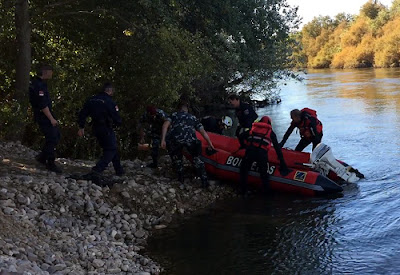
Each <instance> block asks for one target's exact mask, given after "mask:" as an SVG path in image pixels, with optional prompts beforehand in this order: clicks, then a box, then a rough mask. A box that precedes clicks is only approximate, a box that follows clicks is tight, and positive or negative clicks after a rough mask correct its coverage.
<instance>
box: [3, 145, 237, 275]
mask: <svg viewBox="0 0 400 275" xmlns="http://www.w3.org/2000/svg"><path fill="white" fill-rule="evenodd" d="M36 154H37V152H35V151H33V150H31V149H29V148H27V147H25V146H22V145H21V144H19V143H5V142H0V224H1V226H0V274H1V272H3V273H4V274H7V273H6V272H17V274H18V273H20V274H140V275H145V274H159V273H160V272H161V270H162V267H160V266H159V264H157V263H156V262H154V261H153V260H152V259H151V258H149V257H148V256H144V255H143V254H142V250H143V248H144V247H145V246H146V239H147V238H148V237H149V235H151V233H152V232H153V230H162V229H163V228H165V227H167V226H168V224H169V223H170V222H171V220H172V218H173V217H174V215H188V214H190V213H191V212H193V211H195V210H197V209H200V208H203V207H206V206H208V205H210V204H211V203H213V202H214V201H216V200H218V199H222V198H225V197H230V196H234V193H233V190H232V188H230V187H225V186H223V185H219V184H217V183H216V182H213V181H211V186H210V188H209V189H208V190H204V189H202V188H200V182H199V181H198V180H196V179H192V180H187V181H186V182H185V184H184V185H182V184H180V183H179V182H177V181H175V180H174V177H173V173H172V171H171V170H170V169H169V166H170V165H169V164H170V163H169V162H170V161H169V158H168V157H164V158H161V160H160V163H161V167H160V168H159V169H150V168H146V167H145V163H144V162H142V161H141V160H138V159H136V160H133V161H123V166H124V167H125V169H126V172H127V173H126V175H125V176H124V177H112V176H111V172H112V171H111V170H112V169H109V171H107V173H109V177H110V179H111V181H112V182H113V183H114V184H113V185H112V186H111V187H100V186H98V185H95V184H93V183H92V182H90V181H86V180H75V179H72V178H69V177H68V175H69V174H72V173H77V172H82V173H84V172H88V171H89V170H90V167H91V166H92V165H93V164H94V163H93V162H91V161H81V160H79V161H78V160H77V161H74V160H69V159H59V160H58V162H59V163H61V164H62V168H63V170H64V171H65V172H64V174H63V175H56V174H54V173H51V172H48V171H47V170H45V169H44V167H42V166H41V165H39V164H37V163H36V162H34V161H33V159H34V156H35V155H36ZM188 169H189V168H188Z"/></svg>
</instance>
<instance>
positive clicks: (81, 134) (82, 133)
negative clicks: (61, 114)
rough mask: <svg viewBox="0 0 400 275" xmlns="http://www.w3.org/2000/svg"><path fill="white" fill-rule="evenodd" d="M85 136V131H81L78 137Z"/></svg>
mask: <svg viewBox="0 0 400 275" xmlns="http://www.w3.org/2000/svg"><path fill="white" fill-rule="evenodd" d="M84 135H85V129H79V131H78V136H79V137H83V136H84Z"/></svg>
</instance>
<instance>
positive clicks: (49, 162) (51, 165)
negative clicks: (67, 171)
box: [46, 159, 62, 174]
mask: <svg viewBox="0 0 400 275" xmlns="http://www.w3.org/2000/svg"><path fill="white" fill-rule="evenodd" d="M46 168H47V170H49V171H52V172H55V173H56V174H61V173H62V170H61V169H60V167H58V166H57V165H56V163H55V162H54V160H53V159H49V160H47V165H46Z"/></svg>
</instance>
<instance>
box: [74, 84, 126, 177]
mask: <svg viewBox="0 0 400 275" xmlns="http://www.w3.org/2000/svg"><path fill="white" fill-rule="evenodd" d="M113 95H114V88H113V86H112V84H111V83H105V84H104V86H103V91H102V92H101V93H99V94H97V95H94V96H92V97H90V98H89V99H88V100H86V102H85V105H84V106H83V108H82V110H81V111H80V113H79V121H78V123H79V131H78V136H80V137H82V136H83V135H84V134H85V130H84V128H85V122H86V118H87V117H88V116H90V117H91V118H92V129H93V133H94V135H95V136H96V138H97V141H98V142H99V144H100V146H101V148H102V149H103V156H102V157H101V158H100V160H99V161H98V162H97V163H96V166H94V167H93V168H92V175H93V177H96V178H98V177H99V176H100V174H101V173H102V172H103V171H104V170H105V169H106V168H107V166H108V164H109V163H110V162H112V163H113V166H114V170H115V173H116V175H118V176H120V175H123V174H124V170H123V168H122V166H121V162H120V158H119V154H118V151H117V140H116V137H115V132H114V130H113V126H120V125H121V124H122V121H121V117H120V115H119V109H118V106H117V105H116V104H115V103H114V101H113V100H112V96H113Z"/></svg>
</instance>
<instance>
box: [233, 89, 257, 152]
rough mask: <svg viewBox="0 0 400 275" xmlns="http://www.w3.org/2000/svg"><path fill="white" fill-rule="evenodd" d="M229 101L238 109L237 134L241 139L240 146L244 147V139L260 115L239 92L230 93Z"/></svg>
mask: <svg viewBox="0 0 400 275" xmlns="http://www.w3.org/2000/svg"><path fill="white" fill-rule="evenodd" d="M228 102H229V104H230V105H231V106H232V107H234V108H235V109H236V116H237V118H238V120H239V126H238V127H237V129H236V136H237V138H238V139H239V143H240V147H241V148H244V147H245V144H244V141H245V139H246V138H247V137H248V135H249V131H250V129H251V125H252V124H253V122H254V120H256V119H257V117H258V115H257V113H256V112H255V111H254V109H253V107H252V106H251V105H250V104H248V103H244V102H242V101H241V100H240V97H239V96H238V95H237V94H231V95H229V97H228Z"/></svg>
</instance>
